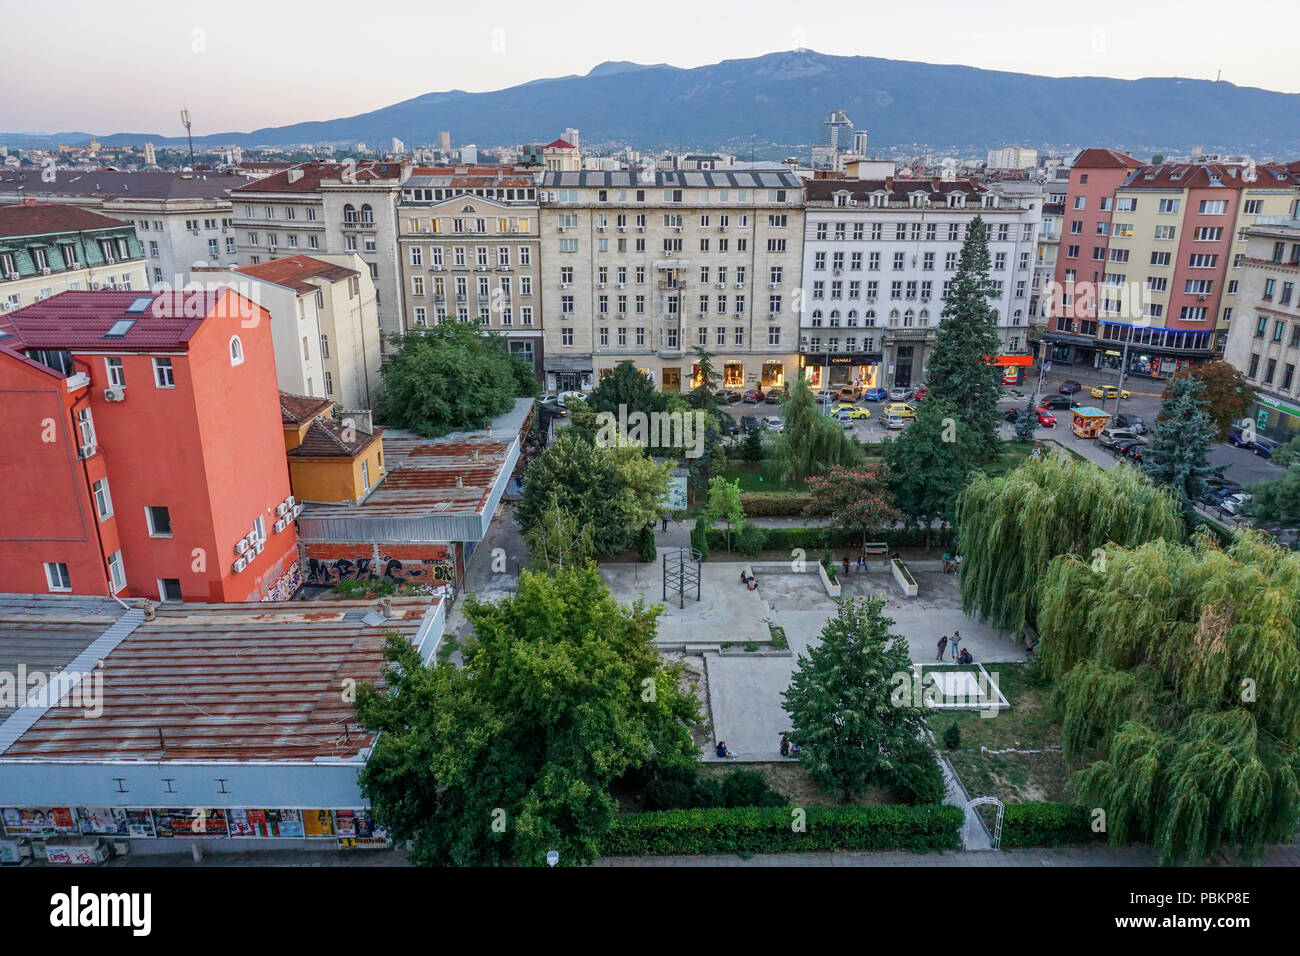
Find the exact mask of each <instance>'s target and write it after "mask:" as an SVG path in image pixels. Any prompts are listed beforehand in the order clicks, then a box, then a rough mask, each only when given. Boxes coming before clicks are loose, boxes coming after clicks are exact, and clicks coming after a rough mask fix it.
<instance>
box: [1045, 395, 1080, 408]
mask: <svg viewBox="0 0 1300 956" xmlns="http://www.w3.org/2000/svg"><path fill="white" fill-rule="evenodd" d="M1078 404H1079V403H1078V402H1075V401H1072V400H1071V399H1069V398H1068V397H1066V396H1065V395H1048V396H1047V397H1046V398H1045V399H1043V400H1042V401H1041V402H1039V403H1038V407H1039V408H1075V407H1077V406H1078Z"/></svg>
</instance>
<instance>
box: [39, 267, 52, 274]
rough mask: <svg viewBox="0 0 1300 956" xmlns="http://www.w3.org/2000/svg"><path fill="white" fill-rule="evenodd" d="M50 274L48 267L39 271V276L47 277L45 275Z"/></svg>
mask: <svg viewBox="0 0 1300 956" xmlns="http://www.w3.org/2000/svg"><path fill="white" fill-rule="evenodd" d="M50 272H51V269H50V267H49V266H46V267H45V268H43V269H42V270H41V275H43V276H47V275H49V274H50Z"/></svg>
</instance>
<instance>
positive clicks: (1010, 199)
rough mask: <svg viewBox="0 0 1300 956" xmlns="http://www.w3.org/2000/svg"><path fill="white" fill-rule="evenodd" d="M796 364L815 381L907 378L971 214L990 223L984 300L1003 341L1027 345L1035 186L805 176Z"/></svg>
mask: <svg viewBox="0 0 1300 956" xmlns="http://www.w3.org/2000/svg"><path fill="white" fill-rule="evenodd" d="M806 189H807V212H806V223H805V227H804V242H803V250H804V251H803V277H802V282H801V286H802V290H803V312H802V316H801V329H800V332H801V342H802V359H801V360H802V362H803V364H804V366H805V369H806V374H807V377H808V380H809V382H810V384H812V385H813V386H814V387H817V388H822V387H830V386H840V385H858V386H861V387H871V386H884V387H892V386H895V385H898V386H915V385H919V384H921V383H922V382H923V381H924V380H925V367H926V363H927V361H928V359H929V355H930V349H931V347H932V346H933V343H934V338H935V334H936V332H937V330H938V327H939V322H940V317H941V313H942V311H943V302H944V298H945V297H946V295H947V291H948V284H949V282H950V281H951V280H952V278H953V276H954V275H955V274H956V271H957V264H958V261H959V259H960V256H961V247H962V243H963V241H964V240H965V237H966V231H967V229H968V227H969V224H970V222H971V220H973V219H974V218H975V217H976V216H981V217H982V218H983V220H984V222H985V224H986V225H987V227H988V231H989V260H990V266H991V271H990V280H991V282H992V283H993V285H992V289H993V290H994V292H993V294H992V295H991V296H990V304H991V305H993V306H994V308H995V309H996V310H997V315H998V334H999V338H1000V339H1001V343H1002V349H1003V351H1004V352H1009V353H1023V352H1025V351H1026V350H1027V348H1028V311H1029V301H1030V298H1029V297H1030V287H1031V285H1032V282H1033V259H1034V255H1035V251H1036V248H1037V239H1038V225H1039V222H1040V220H1041V216H1042V198H1043V197H1042V194H1041V193H1037V192H1030V193H1027V194H1025V195H1019V194H1011V195H1002V194H1000V193H998V192H995V191H994V190H992V189H990V188H989V187H988V186H985V185H982V184H980V183H978V182H976V181H974V180H964V179H952V180H944V179H895V178H892V177H890V178H887V179H882V180H858V179H816V180H812V181H810V182H808V184H807V187H806Z"/></svg>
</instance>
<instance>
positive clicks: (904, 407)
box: [885, 402, 916, 418]
mask: <svg viewBox="0 0 1300 956" xmlns="http://www.w3.org/2000/svg"><path fill="white" fill-rule="evenodd" d="M885 414H886V415H897V416H898V417H899V418H915V417H916V409H915V408H914V407H913V406H911V405H909V404H907V402H890V403H889V404H888V405H886V406H885Z"/></svg>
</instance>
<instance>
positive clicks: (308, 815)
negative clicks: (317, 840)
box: [302, 810, 334, 837]
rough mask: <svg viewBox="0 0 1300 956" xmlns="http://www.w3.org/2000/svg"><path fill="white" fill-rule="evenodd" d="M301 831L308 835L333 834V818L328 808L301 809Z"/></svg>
mask: <svg viewBox="0 0 1300 956" xmlns="http://www.w3.org/2000/svg"><path fill="white" fill-rule="evenodd" d="M302 826H303V832H304V834H305V835H306V836H309V837H329V836H333V835H334V819H333V816H332V815H331V814H330V812H329V811H328V810H303V811H302Z"/></svg>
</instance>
